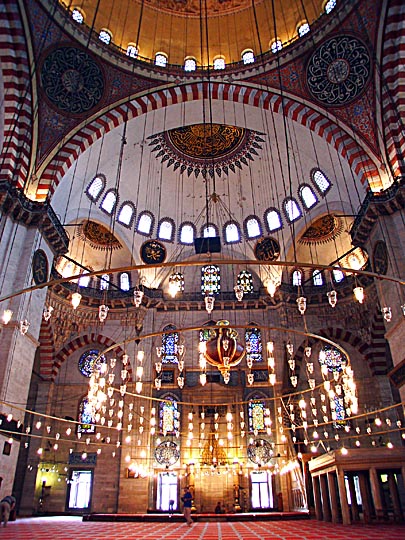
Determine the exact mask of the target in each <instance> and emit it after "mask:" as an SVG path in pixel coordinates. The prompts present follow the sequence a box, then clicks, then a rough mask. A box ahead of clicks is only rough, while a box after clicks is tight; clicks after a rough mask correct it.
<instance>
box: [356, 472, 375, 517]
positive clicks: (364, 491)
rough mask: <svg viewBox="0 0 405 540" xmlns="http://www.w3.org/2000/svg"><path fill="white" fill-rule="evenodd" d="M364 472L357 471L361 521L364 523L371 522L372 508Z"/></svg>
mask: <svg viewBox="0 0 405 540" xmlns="http://www.w3.org/2000/svg"><path fill="white" fill-rule="evenodd" d="M366 474H367V473H366V472H362V473H359V484H360V494H361V505H362V507H363V521H364V523H371V516H372V508H371V498H370V491H369V488H368V484H367V476H366Z"/></svg>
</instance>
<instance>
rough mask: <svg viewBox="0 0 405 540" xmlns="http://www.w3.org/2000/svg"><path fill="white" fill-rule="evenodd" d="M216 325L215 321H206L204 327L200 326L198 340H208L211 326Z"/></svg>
mask: <svg viewBox="0 0 405 540" xmlns="http://www.w3.org/2000/svg"><path fill="white" fill-rule="evenodd" d="M215 325H216V322H215V321H210V322H209V323H207V324H206V325H205V326H204V328H201V330H200V342H201V341H208V340H210V339H211V337H212V336H211V332H212V330H213V329H212V328H210V327H212V326H215Z"/></svg>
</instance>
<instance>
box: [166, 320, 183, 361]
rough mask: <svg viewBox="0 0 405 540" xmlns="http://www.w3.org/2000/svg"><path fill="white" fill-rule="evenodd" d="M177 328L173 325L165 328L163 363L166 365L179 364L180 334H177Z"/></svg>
mask: <svg viewBox="0 0 405 540" xmlns="http://www.w3.org/2000/svg"><path fill="white" fill-rule="evenodd" d="M175 330H176V327H175V326H173V325H172V324H169V325H168V326H165V328H163V331H164V334H162V362H163V363H165V364H177V345H178V342H179V333H178V332H175Z"/></svg>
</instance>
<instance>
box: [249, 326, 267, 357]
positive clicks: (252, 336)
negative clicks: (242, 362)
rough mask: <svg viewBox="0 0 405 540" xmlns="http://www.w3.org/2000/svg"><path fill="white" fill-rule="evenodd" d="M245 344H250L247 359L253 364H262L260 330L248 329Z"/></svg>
mask: <svg viewBox="0 0 405 540" xmlns="http://www.w3.org/2000/svg"><path fill="white" fill-rule="evenodd" d="M245 342H246V345H247V344H248V343H249V347H248V348H250V351H249V352H247V358H248V359H249V358H250V359H251V360H253V362H261V361H262V360H263V356H262V333H261V331H260V330H259V328H247V329H246V330H245Z"/></svg>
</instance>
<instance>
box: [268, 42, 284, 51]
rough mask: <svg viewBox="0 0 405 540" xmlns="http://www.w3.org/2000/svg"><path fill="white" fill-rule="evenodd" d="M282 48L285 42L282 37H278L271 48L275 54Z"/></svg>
mask: <svg viewBox="0 0 405 540" xmlns="http://www.w3.org/2000/svg"><path fill="white" fill-rule="evenodd" d="M282 48H283V43H282V41H281V40H280V39H276V40H275V41H273V42H272V44H271V45H270V50H271V52H272V53H273V54H275V53H276V52H278V51H281V49H282Z"/></svg>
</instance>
